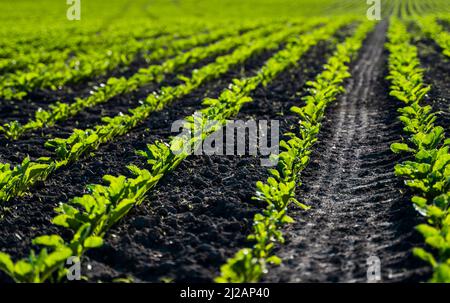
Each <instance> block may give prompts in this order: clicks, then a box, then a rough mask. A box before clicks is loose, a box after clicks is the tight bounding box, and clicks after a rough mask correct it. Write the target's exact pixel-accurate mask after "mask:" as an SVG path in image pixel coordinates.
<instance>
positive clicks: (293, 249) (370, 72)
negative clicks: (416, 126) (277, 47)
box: [264, 22, 427, 282]
mask: <svg viewBox="0 0 450 303" xmlns="http://www.w3.org/2000/svg"><path fill="white" fill-rule="evenodd" d="M385 30H386V24H385V23H384V22H383V23H381V24H380V25H379V26H378V28H377V30H376V32H375V34H372V35H371V36H370V37H369V38H368V40H367V41H366V43H365V46H364V47H363V49H362V51H361V53H360V57H359V59H358V60H357V62H356V64H355V65H354V66H353V67H352V69H351V73H352V78H351V79H350V81H348V83H347V85H346V91H347V93H346V94H345V95H343V96H342V97H341V98H339V99H338V100H337V101H336V102H335V103H334V104H332V105H331V106H330V107H329V108H328V110H327V112H326V119H325V121H324V123H323V126H322V130H321V134H320V135H319V142H318V143H317V145H316V146H315V149H314V153H313V155H312V157H311V160H312V162H311V163H310V165H309V166H308V168H307V169H306V170H305V171H304V173H303V174H302V176H301V180H302V183H303V185H302V186H301V187H300V188H299V190H298V199H299V200H300V201H303V202H305V203H306V204H308V205H310V206H311V207H312V209H311V210H309V211H302V210H299V209H297V208H295V207H292V209H291V216H293V217H294V218H295V220H296V223H295V224H292V225H290V226H288V227H286V229H285V230H284V234H285V235H286V240H287V241H286V244H285V245H283V246H280V247H279V248H278V249H277V251H276V253H277V255H278V256H279V257H281V258H282V259H283V260H284V262H283V264H282V265H281V266H279V267H274V268H271V269H270V271H269V274H268V275H267V276H266V277H265V278H264V281H266V282H366V281H367V271H368V265H367V260H368V258H369V257H371V256H375V257H378V258H379V259H380V261H381V275H382V281H385V282H392V281H418V280H421V279H423V278H424V274H425V276H426V274H427V270H426V269H423V268H422V267H423V264H422V263H420V262H419V261H417V260H416V259H415V258H413V256H412V255H411V249H412V248H413V247H414V246H416V245H420V243H421V238H420V237H419V236H418V235H417V234H416V232H415V231H414V226H415V225H416V224H417V223H418V222H420V221H421V218H419V217H418V215H417V214H416V213H415V211H414V210H413V208H412V206H411V203H410V202H409V201H408V195H405V194H404V191H405V189H404V187H403V186H402V183H401V182H400V180H399V179H397V178H396V177H395V175H394V173H393V171H394V165H395V163H397V162H398V161H399V160H400V159H399V157H397V156H396V155H394V154H393V153H392V152H391V151H390V149H389V145H390V144H391V143H392V142H394V141H396V140H399V139H400V137H401V134H402V129H401V124H400V123H399V122H398V121H397V119H396V116H397V113H396V109H397V108H398V107H399V106H402V105H401V104H399V102H397V101H395V100H393V99H389V98H387V97H386V96H387V93H386V92H387V91H388V83H386V81H385V80H384V76H385V75H386V66H387V65H386V53H384V52H383V43H384V39H385V38H384V37H385Z"/></svg>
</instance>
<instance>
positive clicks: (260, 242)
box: [216, 22, 374, 283]
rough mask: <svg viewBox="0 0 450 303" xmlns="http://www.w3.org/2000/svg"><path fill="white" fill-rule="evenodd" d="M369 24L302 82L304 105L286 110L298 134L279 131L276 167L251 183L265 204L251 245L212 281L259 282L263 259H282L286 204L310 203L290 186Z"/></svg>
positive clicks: (305, 160)
mask: <svg viewBox="0 0 450 303" xmlns="http://www.w3.org/2000/svg"><path fill="white" fill-rule="evenodd" d="M373 26H374V23H372V22H366V23H363V24H361V25H360V26H359V27H358V28H357V29H356V31H355V33H354V35H353V36H352V37H350V38H347V39H346V40H345V41H344V42H343V43H341V44H339V45H338V46H337V49H336V51H335V52H334V54H333V55H332V57H331V58H330V59H329V60H328V62H327V64H326V65H325V66H324V71H323V72H322V73H321V74H319V75H318V76H317V78H316V79H315V80H314V81H309V82H308V83H307V85H308V87H309V89H308V90H309V92H310V94H309V95H307V96H306V97H305V98H303V100H304V101H305V103H306V104H305V105H304V106H303V107H296V106H294V107H292V109H291V110H292V111H293V112H294V113H296V114H298V115H299V117H300V121H299V128H298V133H297V134H295V133H285V134H284V137H286V138H289V140H287V141H281V142H280V148H281V150H282V152H281V153H280V154H279V155H278V165H277V167H276V169H270V170H269V173H270V175H271V176H270V177H269V178H268V179H267V181H266V182H264V183H263V182H261V181H258V182H257V184H256V187H257V192H256V196H255V197H254V198H253V199H254V200H257V201H261V202H263V203H264V204H266V205H267V206H266V208H265V209H264V210H263V211H262V213H258V214H256V215H255V217H254V223H253V233H252V234H250V235H249V236H248V240H250V241H251V242H253V243H254V245H253V246H252V247H251V248H244V249H241V250H239V251H238V252H237V253H236V254H235V256H234V257H233V258H231V259H229V260H228V261H227V263H226V264H224V265H223V266H222V267H221V269H220V271H221V274H220V276H219V277H217V278H216V282H232V283H241V282H258V281H259V280H260V279H261V278H262V276H263V275H264V274H265V273H267V271H268V264H273V265H278V264H280V263H281V259H280V258H278V257H277V256H276V255H274V254H273V253H272V250H273V248H274V246H275V244H276V243H283V242H284V238H283V235H282V232H281V230H280V228H281V226H282V225H284V224H286V223H292V222H294V219H293V218H291V217H290V216H289V215H288V214H287V212H288V206H289V204H291V203H294V204H295V205H297V206H299V207H301V208H303V209H305V210H307V209H308V208H309V207H308V206H306V205H305V204H303V203H301V202H299V201H298V200H297V199H296V197H295V189H296V187H297V186H300V185H301V182H300V181H299V174H300V172H301V171H303V170H304V169H305V167H306V166H307V164H308V163H309V156H310V154H311V149H312V147H313V145H314V143H315V142H316V141H317V135H318V133H319V131H320V127H321V120H322V119H323V117H324V112H325V109H326V107H327V106H328V104H329V103H331V102H333V101H335V100H336V97H337V95H338V94H339V93H342V92H344V87H343V82H344V80H345V79H346V78H348V77H350V74H349V72H348V69H349V67H348V63H349V62H350V61H351V60H352V59H353V58H354V57H355V56H356V54H357V53H358V50H359V49H360V48H361V46H362V42H363V40H364V38H365V37H366V35H367V33H368V32H369V31H370V30H371V29H372V28H373Z"/></svg>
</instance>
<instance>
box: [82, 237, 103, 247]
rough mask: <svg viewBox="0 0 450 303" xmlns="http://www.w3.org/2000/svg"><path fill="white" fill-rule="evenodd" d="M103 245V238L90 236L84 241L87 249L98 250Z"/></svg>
mask: <svg viewBox="0 0 450 303" xmlns="http://www.w3.org/2000/svg"><path fill="white" fill-rule="evenodd" d="M102 245H103V239H102V238H101V237H96V236H90V237H88V238H87V239H86V240H85V241H84V247H85V248H96V247H100V246H102Z"/></svg>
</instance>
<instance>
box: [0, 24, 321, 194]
mask: <svg viewBox="0 0 450 303" xmlns="http://www.w3.org/2000/svg"><path fill="white" fill-rule="evenodd" d="M312 24H313V25H314V24H316V23H315V22H313V23H312ZM311 26H312V25H311V24H307V23H306V24H305V25H304V26H303V28H304V29H308V28H310V27H311ZM299 31H301V28H299V27H287V28H284V29H283V30H280V31H278V32H276V33H274V34H272V35H270V36H268V37H266V38H262V39H258V40H254V41H253V40H249V41H247V43H244V44H243V46H240V47H239V48H237V49H236V50H234V51H233V53H231V54H229V55H225V56H221V57H218V58H216V60H215V61H214V62H213V63H210V64H208V65H205V66H203V67H202V68H200V69H198V70H194V71H193V72H192V75H191V78H185V79H183V80H184V83H182V84H180V85H178V86H166V87H163V88H161V89H160V92H159V93H153V94H150V95H149V96H148V97H147V99H146V100H144V101H143V102H142V105H140V106H138V107H136V108H134V109H130V110H129V112H130V113H129V114H119V115H117V116H115V117H104V118H103V119H102V120H103V122H104V124H101V125H97V126H95V128H93V129H86V130H77V129H76V130H74V132H73V134H72V135H71V136H70V137H68V138H67V139H59V138H57V139H52V140H49V141H47V143H46V146H47V147H50V148H52V149H53V150H54V151H55V159H52V158H48V157H46V158H40V159H37V161H36V162H32V161H30V159H29V158H28V157H27V158H26V159H24V160H23V162H22V164H20V165H17V166H15V167H13V168H11V166H10V165H9V164H0V201H7V200H10V199H11V198H13V197H16V196H18V195H20V194H22V193H24V192H25V191H26V190H28V189H29V188H30V187H31V186H32V185H33V184H34V183H35V182H37V181H42V180H45V179H47V177H48V176H49V174H51V173H52V172H53V171H54V170H55V169H59V168H60V167H63V166H66V165H67V164H69V163H72V162H74V161H76V160H78V159H79V158H80V157H82V156H84V155H86V154H87V153H88V152H90V151H92V150H96V149H97V148H98V147H99V146H100V145H101V144H105V143H107V142H110V141H112V140H114V139H115V138H116V137H117V136H120V135H124V134H126V133H128V132H129V131H130V130H131V129H133V128H134V127H135V126H136V125H138V124H140V123H142V122H143V121H145V120H146V119H147V118H148V116H149V115H150V114H151V113H152V112H155V111H159V110H161V109H163V108H164V107H165V106H167V105H169V104H171V103H172V102H173V101H174V100H176V99H179V98H181V97H183V96H186V95H187V94H189V93H190V92H192V91H194V90H195V89H196V88H198V87H199V86H200V85H202V84H203V83H205V82H206V81H208V80H211V79H215V78H218V77H220V76H221V75H223V74H225V73H226V72H227V71H228V70H229V68H230V67H231V66H235V65H237V64H239V63H242V62H244V61H246V60H247V59H248V58H250V57H251V56H252V55H254V54H256V53H258V52H261V51H264V50H270V49H276V48H277V47H278V45H279V43H281V42H282V41H284V40H285V39H286V38H287V37H289V36H291V35H292V34H295V33H298V32H299Z"/></svg>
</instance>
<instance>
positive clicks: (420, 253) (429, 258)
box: [413, 247, 436, 267]
mask: <svg viewBox="0 0 450 303" xmlns="http://www.w3.org/2000/svg"><path fill="white" fill-rule="evenodd" d="M413 254H414V255H415V256H416V257H418V258H420V259H422V260H423V261H425V262H427V263H429V264H430V265H431V266H433V267H434V266H436V260H435V259H434V257H433V255H432V254H430V253H429V252H427V251H426V250H425V249H423V248H419V247H416V248H414V249H413Z"/></svg>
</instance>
